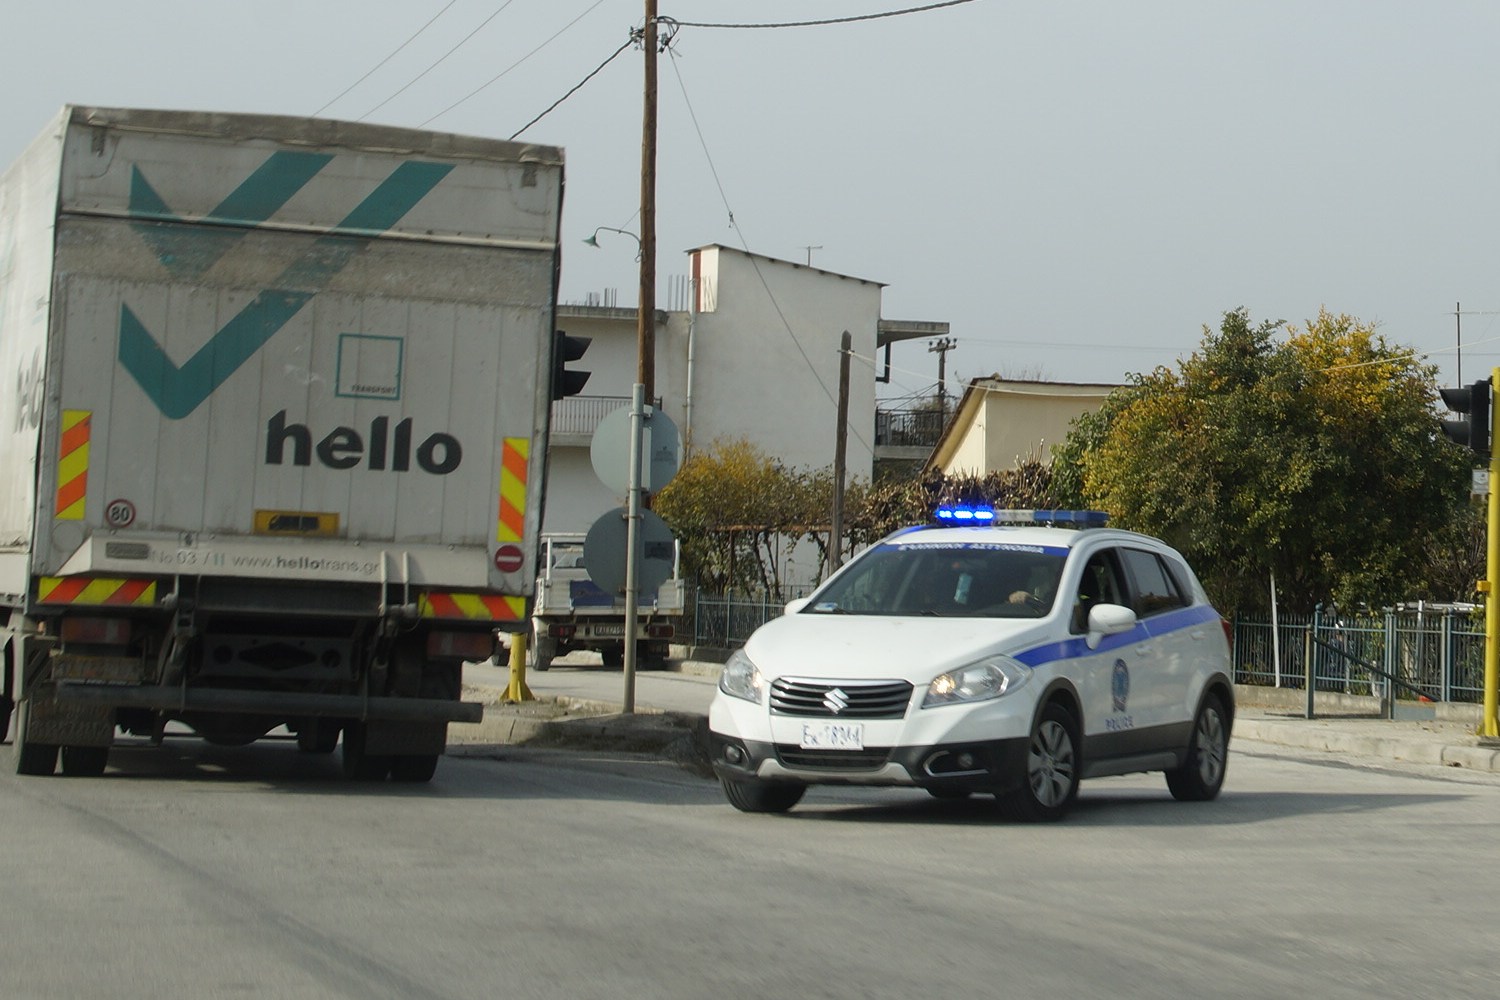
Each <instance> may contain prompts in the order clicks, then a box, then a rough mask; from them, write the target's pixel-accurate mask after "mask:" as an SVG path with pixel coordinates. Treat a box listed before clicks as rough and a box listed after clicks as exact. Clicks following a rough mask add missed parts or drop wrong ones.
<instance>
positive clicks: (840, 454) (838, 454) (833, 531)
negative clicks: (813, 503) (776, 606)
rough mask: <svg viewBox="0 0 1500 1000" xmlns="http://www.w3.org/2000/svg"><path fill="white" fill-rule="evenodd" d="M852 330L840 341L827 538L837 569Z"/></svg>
mask: <svg viewBox="0 0 1500 1000" xmlns="http://www.w3.org/2000/svg"><path fill="white" fill-rule="evenodd" d="M853 343H854V341H853V338H852V337H851V336H850V335H849V331H848V330H845V331H844V336H843V337H842V338H841V339H840V340H839V407H838V409H839V425H838V428H837V430H836V431H835V434H834V439H833V440H834V445H833V516H832V522H833V524H832V527H831V528H830V530H829V535H830V536H832V537H830V538H829V539H828V568H829V569H830V570H836V569H838V568H839V564H840V563H841V562H843V560H844V553H843V548H844V452H845V448H846V446H847V444H848V440H849V355H850V354H852V353H853V350H852V347H853Z"/></svg>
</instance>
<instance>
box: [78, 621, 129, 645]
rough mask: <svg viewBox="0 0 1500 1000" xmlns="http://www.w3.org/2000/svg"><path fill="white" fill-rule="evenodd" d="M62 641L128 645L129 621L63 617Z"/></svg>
mask: <svg viewBox="0 0 1500 1000" xmlns="http://www.w3.org/2000/svg"><path fill="white" fill-rule="evenodd" d="M62 641H63V642H64V643H69V642H77V643H88V644H89V645H91V646H128V645H130V622H129V621H127V620H126V619H124V618H91V617H86V616H85V617H77V618H74V617H69V618H64V619H63V620H62Z"/></svg>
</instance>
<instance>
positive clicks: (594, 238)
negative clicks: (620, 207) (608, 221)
mask: <svg viewBox="0 0 1500 1000" xmlns="http://www.w3.org/2000/svg"><path fill="white" fill-rule="evenodd" d="M600 233H619V234H620V235H621V236H629V237H630V238H631V239H633V240H635V259H636V260H640V259H641V254H642V253H643V252H644V251H645V247H644V246H643V245H642V244H641V238H640V237H639V236H637V235H636V234H635V233H632V232H631V231H630V230H628V229H616V228H615V227H614V226H600V227H599V228H598V229H595V230H594V232H593V234H592V235H590V236H589V237H588V238H587V239H585V240H584V241H583V242H585V243H587V244H588V245H589V246H591V247H597V246H598V245H599V234H600Z"/></svg>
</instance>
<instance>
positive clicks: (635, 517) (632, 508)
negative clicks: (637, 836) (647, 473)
mask: <svg viewBox="0 0 1500 1000" xmlns="http://www.w3.org/2000/svg"><path fill="white" fill-rule="evenodd" d="M645 399H646V387H645V386H644V385H642V384H641V383H639V382H637V383H636V384H635V389H634V390H633V391H632V393H631V397H630V478H629V480H628V481H627V482H628V485H627V488H626V492H627V493H628V494H629V495H628V497H627V498H626V501H625V503H626V506H625V696H624V713H625V714H626V715H631V714H634V712H635V647H636V635H635V630H636V627H637V618H638V617H639V608H640V597H639V594H638V593H637V590H638V587H637V581H638V580H639V579H640V575H639V574H640V565H639V564H638V563H637V561H636V551H637V550H638V549H639V547H640V530H641V431H642V429H643V428H644V426H645V422H646V420H645V412H644V410H645Z"/></svg>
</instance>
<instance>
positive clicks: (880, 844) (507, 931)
mask: <svg viewBox="0 0 1500 1000" xmlns="http://www.w3.org/2000/svg"><path fill="white" fill-rule="evenodd" d="M481 752H482V753H483V754H484V755H483V756H476V757H457V758H449V759H447V760H445V761H443V763H442V765H441V766H440V768H439V771H438V775H437V777H436V779H435V780H434V781H433V783H432V784H431V785H429V786H398V785H377V786H361V785H354V784H348V783H345V782H344V781H343V780H341V779H340V778H339V777H338V764H337V760H336V758H328V757H307V756H305V755H302V754H299V753H298V752H297V751H296V749H295V748H294V747H293V746H291V745H290V744H287V743H273V744H257V745H255V746H252V747H247V748H243V749H224V748H213V747H208V746H206V745H204V744H201V743H198V742H196V741H186V740H184V741H175V740H174V741H169V743H168V745H167V747H165V748H163V749H161V750H151V749H149V748H144V747H142V748H130V747H124V748H117V749H116V751H115V757H114V758H113V760H114V763H115V764H117V765H119V770H118V771H117V770H116V769H115V768H113V767H112V768H111V771H110V772H109V773H108V774H107V775H106V776H105V777H103V778H101V779H94V780H90V779H67V778H62V777H54V778H49V779H35V778H18V777H16V776H14V775H10V774H3V775H0V844H3V845H4V851H5V860H4V862H3V865H0V877H3V878H4V889H3V894H0V899H3V906H0V969H3V970H4V985H3V988H0V993H3V995H4V996H5V997H7V998H30V997H47V998H53V997H111V998H116V997H118V998H133V997H172V996H177V997H242V996H265V997H271V996H274V997H278V998H283V997H289V998H291V997H309V998H311V997H318V998H322V997H338V998H342V997H350V998H354V997H358V998H387V997H388V998H397V997H400V998H436V997H444V998H466V997H475V998H479V997H483V998H486V1000H490V998H494V997H506V998H530V997H549V998H551V997H556V998H594V997H598V998H606V997H607V998H611V1000H618V998H620V997H649V998H653V1000H655V998H695V1000H696V998H702V997H706V996H714V997H718V998H732V997H733V998H737V997H745V998H756V1000H766V998H774V997H791V996H798V997H824V998H851V1000H856V998H857V1000H868V998H886V997H889V998H914V997H943V998H954V997H976V998H979V997H984V998H994V997H1051V996H1056V997H1152V998H1160V997H1207V996H1215V997H1285V996H1316V997H1319V998H1345V997H1348V998H1354V997H1359V998H1370V997H1403V998H1405V997H1443V998H1455V997H1481V996H1482V997H1486V998H1488V997H1492V996H1493V995H1494V993H1495V984H1496V981H1497V974H1500V969H1497V963H1500V960H1497V959H1496V958H1495V956H1494V948H1493V943H1494V939H1495V934H1496V932H1497V929H1500V869H1497V867H1496V865H1495V862H1494V859H1495V851H1494V843H1495V836H1494V834H1495V823H1496V820H1497V819H1500V779H1497V778H1496V777H1495V776H1491V775H1475V774H1467V773H1456V774H1450V773H1448V772H1445V771H1443V770H1442V769H1436V768H1426V769H1400V770H1398V769H1393V768H1381V767H1353V766H1346V765H1338V764H1334V763H1330V762H1328V761H1327V759H1326V758H1317V759H1314V758H1312V757H1308V758H1306V759H1304V758H1301V757H1298V756H1296V755H1295V754H1294V753H1287V754H1280V753H1279V752H1277V753H1272V752H1270V751H1269V748H1257V747H1252V748H1250V749H1248V750H1246V749H1244V748H1243V747H1237V748H1236V753H1235V754H1234V755H1233V757H1232V761H1231V766H1230V772H1229V780H1228V783H1227V785H1226V790H1225V793H1224V795H1223V797H1222V798H1221V799H1220V800H1219V801H1218V802H1215V803H1209V804H1198V805H1188V804H1182V803H1176V802H1174V801H1172V799H1171V798H1170V797H1169V796H1168V795H1167V792H1166V789H1165V785H1164V783H1163V782H1162V780H1161V778H1160V776H1154V775H1153V776H1136V777H1129V778H1118V779H1107V780H1101V781H1096V782H1093V783H1088V784H1085V785H1084V789H1083V792H1082V795H1081V798H1080V802H1079V807H1078V809H1077V811H1076V812H1075V814H1074V815H1073V816H1072V817H1071V818H1070V819H1069V820H1068V821H1067V822H1066V823H1063V824H1061V825H1052V826H1022V825H1015V824H1010V823H1006V822H1003V821H999V820H996V819H995V818H994V817H993V816H992V815H991V812H990V810H989V809H987V808H986V805H985V803H984V802H982V801H980V800H973V801H969V802H960V803H947V802H939V801H937V800H934V799H931V798H929V797H927V796H926V795H924V794H922V793H920V792H910V791H896V790H887V791H879V790H875V791H853V790H836V789H834V790H830V789H814V790H812V791H811V792H810V793H809V794H808V796H807V798H806V799H805V800H804V805H802V806H799V807H798V808H797V809H796V810H794V811H793V812H792V813H791V814H789V815H787V816H782V817H775V816H747V815H742V814H739V813H737V812H735V811H734V810H732V809H731V808H729V807H728V806H727V805H726V804H725V803H724V802H723V800H722V797H721V795H720V793H719V790H718V788H717V786H716V785H714V784H713V783H712V782H710V781H707V780H704V779H702V778H699V777H695V776H693V775H691V774H689V773H688V772H686V771H683V770H681V769H679V768H677V767H674V766H672V765H668V764H664V763H660V762H656V761H651V760H647V759H644V758H639V757H631V756H628V755H621V754H615V753H607V752H600V751H566V750H553V751H544V750H528V749H518V748H499V749H496V748H491V749H489V750H487V751H481Z"/></svg>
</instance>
